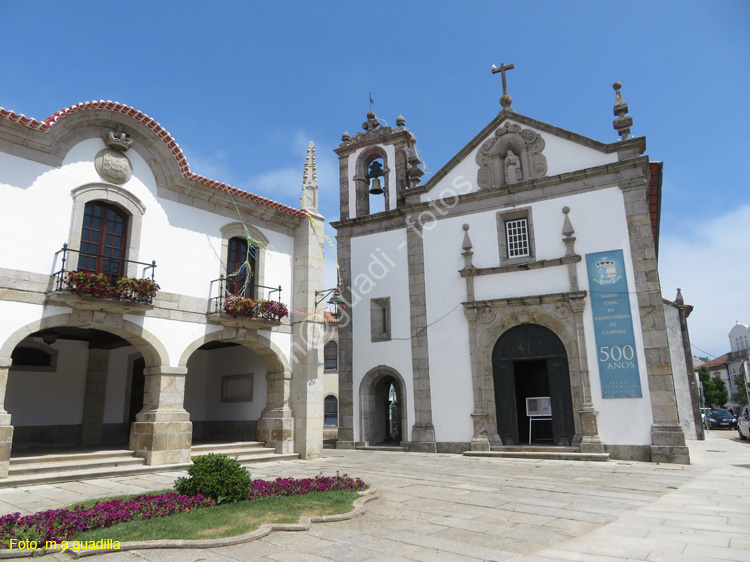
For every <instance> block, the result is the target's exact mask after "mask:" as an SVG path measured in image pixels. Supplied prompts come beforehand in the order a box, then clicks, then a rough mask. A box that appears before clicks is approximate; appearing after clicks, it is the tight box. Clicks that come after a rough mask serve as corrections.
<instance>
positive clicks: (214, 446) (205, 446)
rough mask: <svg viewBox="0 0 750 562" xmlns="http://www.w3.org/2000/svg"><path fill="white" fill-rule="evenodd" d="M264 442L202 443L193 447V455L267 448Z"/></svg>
mask: <svg viewBox="0 0 750 562" xmlns="http://www.w3.org/2000/svg"><path fill="white" fill-rule="evenodd" d="M265 445H266V444H265V443H264V442H263V441H234V442H231V443H201V444H200V445H193V447H192V450H193V453H196V452H198V454H200V455H207V454H208V453H224V452H225V450H227V449H250V448H258V447H265Z"/></svg>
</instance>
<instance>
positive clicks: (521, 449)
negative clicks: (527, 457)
mask: <svg viewBox="0 0 750 562" xmlns="http://www.w3.org/2000/svg"><path fill="white" fill-rule="evenodd" d="M490 451H499V452H512V453H580V452H581V449H580V448H579V447H554V446H552V445H502V446H497V447H490Z"/></svg>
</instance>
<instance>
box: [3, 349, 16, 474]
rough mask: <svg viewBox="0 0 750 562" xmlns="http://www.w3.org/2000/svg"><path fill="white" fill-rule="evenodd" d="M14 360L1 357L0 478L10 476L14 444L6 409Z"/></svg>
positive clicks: (11, 427)
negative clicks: (7, 392) (6, 396)
mask: <svg viewBox="0 0 750 562" xmlns="http://www.w3.org/2000/svg"><path fill="white" fill-rule="evenodd" d="M12 362H13V361H12V360H11V358H10V357H0V478H7V477H8V468H9V467H10V449H11V446H12V444H13V426H12V425H10V414H9V413H8V412H6V411H5V390H6V389H7V387H8V369H10V366H11V363H12Z"/></svg>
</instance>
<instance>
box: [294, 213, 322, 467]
mask: <svg viewBox="0 0 750 562" xmlns="http://www.w3.org/2000/svg"><path fill="white" fill-rule="evenodd" d="M308 217H309V218H303V219H302V221H301V222H300V224H299V225H298V226H297V228H296V229H295V231H294V274H293V275H294V295H293V297H292V307H293V308H294V309H296V310H302V311H305V312H308V313H312V312H314V311H315V310H316V304H315V303H316V295H315V292H316V291H321V290H323V244H324V239H323V228H324V226H325V223H324V220H323V217H321V216H320V215H317V214H315V213H313V212H311V211H308ZM313 221H315V224H314V223H313ZM321 304H322V303H321ZM296 318H297V319H298V320H296V321H294V322H293V323H292V361H291V364H292V381H291V385H292V386H291V399H292V412H293V415H294V447H295V451H296V452H297V453H299V455H300V458H302V459H314V458H316V457H319V456H320V455H321V454H322V453H323V398H324V396H323V394H324V392H323V361H322V359H323V353H322V347H323V331H324V324H323V315H322V314H317V315H312V314H311V315H310V316H296Z"/></svg>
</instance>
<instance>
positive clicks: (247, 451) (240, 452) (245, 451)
mask: <svg viewBox="0 0 750 562" xmlns="http://www.w3.org/2000/svg"><path fill="white" fill-rule="evenodd" d="M275 452H276V449H274V448H273V447H247V448H234V449H219V450H207V449H205V450H202V451H196V450H195V449H193V450H192V452H191V453H190V457H191V458H193V459H194V458H195V457H200V456H202V455H207V454H209V453H221V454H222V455H226V456H228V457H237V456H240V457H242V456H248V455H267V454H269V453H275Z"/></svg>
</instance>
